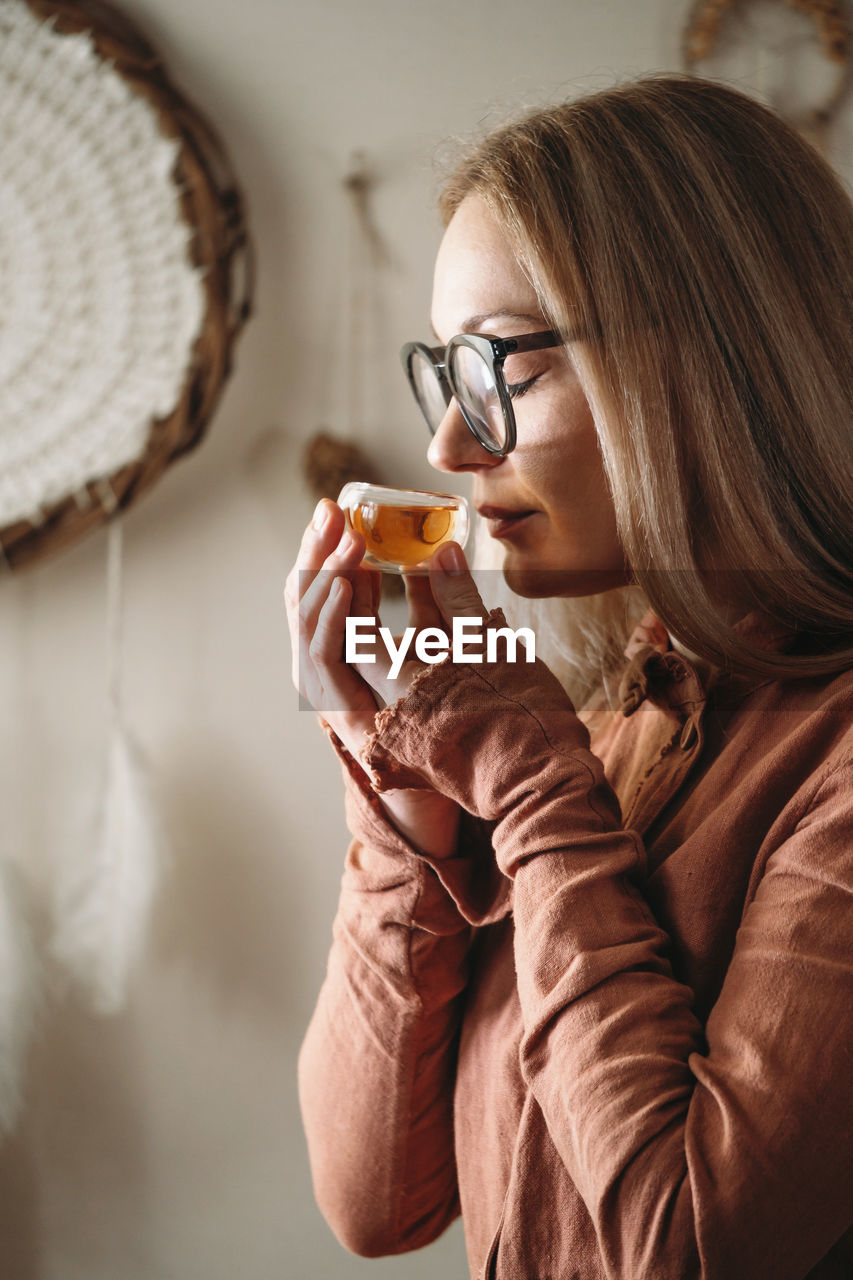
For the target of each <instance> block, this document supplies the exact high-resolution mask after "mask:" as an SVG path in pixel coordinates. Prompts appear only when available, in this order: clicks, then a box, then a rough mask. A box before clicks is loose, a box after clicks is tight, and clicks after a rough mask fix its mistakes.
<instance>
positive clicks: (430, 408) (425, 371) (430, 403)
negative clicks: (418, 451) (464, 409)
mask: <svg viewBox="0 0 853 1280" xmlns="http://www.w3.org/2000/svg"><path fill="white" fill-rule="evenodd" d="M409 369H410V372H411V376H412V384H413V386H414V389H415V395H416V396H417V400H418V404H419V405H420V407H421V411H422V412H423V415H424V417H425V418H426V420H427V425H428V426H429V429H430V431H431V432H432V433H433V435H435V433H436V431H437V430H438V428H439V425H440V423H441V420H442V418H443V417H444V415H445V413H446V412H447V406H448V404H449V402H450V393H449V391H448V390H447V388H446V387H445V384H444V383H443V382H442V380H441V379H440V377H439V376H438V373H437V372H436V368H435V365H434V364H433V363H432V361H431V360H429V359H427V357H426V356H425V355H422V354H421V352H420V351H415V352H414V353H413V354H412V357H411V361H410V364H409Z"/></svg>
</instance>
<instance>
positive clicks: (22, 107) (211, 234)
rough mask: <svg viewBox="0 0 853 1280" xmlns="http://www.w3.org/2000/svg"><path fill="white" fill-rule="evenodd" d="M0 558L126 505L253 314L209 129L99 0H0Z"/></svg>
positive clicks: (198, 410)
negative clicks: (0, 285)
mask: <svg viewBox="0 0 853 1280" xmlns="http://www.w3.org/2000/svg"><path fill="white" fill-rule="evenodd" d="M0 116H2V118H3V122H4V144H3V145H4V165H3V170H2V173H0V279H2V280H3V281H4V289H3V297H4V301H3V309H2V312H0V561H2V562H3V563H5V566H6V567H8V568H13V569H17V568H19V567H21V566H24V565H28V564H30V563H32V562H34V561H35V560H37V559H38V558H40V557H42V556H44V555H46V554H48V553H51V552H54V551H58V550H59V549H61V548H64V547H66V546H69V545H70V544H71V543H73V542H76V541H77V540H78V539H79V538H80V537H82V536H83V535H84V534H85V533H87V532H89V531H90V530H92V529H95V528H97V527H98V526H99V525H102V524H104V523H105V522H106V521H107V520H109V519H110V518H111V517H112V516H113V515H115V514H116V513H117V512H118V511H121V510H124V509H125V508H127V507H128V506H129V505H130V504H131V503H132V502H134V501H135V500H136V499H137V498H138V497H139V496H140V495H141V494H143V493H145V492H146V490H148V489H149V488H150V487H151V485H152V484H153V483H154V482H155V481H156V480H157V479H158V478H159V476H160V475H162V473H163V472H164V471H165V469H166V467H167V466H168V465H169V464H170V463H171V462H173V461H174V460H175V459H176V458H178V457H180V456H181V455H183V454H185V453H186V452H187V451H188V450H190V449H192V448H193V447H194V446H195V445H196V444H198V442H199V441H200V440H201V439H202V437H203V435H204V432H205V429H206V427H207V424H208V422H209V420H210V417H211V414H212V413H213V411H214V409H215V407H216V404H217V402H218V400H219V397H220V393H221V391H222V388H223V385H224V383H225V381H226V379H227V377H228V375H229V373H230V371H231V366H232V359H233V351H234V344H235V341H236V339H237V336H238V335H239V333H240V331H241V329H242V327H243V325H244V324H245V322H246V319H247V318H248V316H249V314H250V311H251V302H252V293H253V285H254V279H253V274H254V273H253V260H252V252H251V241H250V238H249V235H248V230H247V225H246V218H245V212H244V202H243V198H242V195H241V192H240V189H239V187H238V184H237V182H236V180H235V177H234V173H233V171H232V168H231V165H230V163H229V160H228V157H227V155H226V153H225V151H224V148H223V146H222V143H221V141H220V140H219V138H218V137H217V135H216V132H215V130H214V129H213V128H212V127H211V125H210V124H209V123H208V121H207V120H206V119H205V118H204V116H203V115H202V114H201V113H200V112H199V111H198V110H197V109H196V108H195V107H194V106H193V105H192V104H191V103H190V102H189V101H188V100H187V99H186V98H185V97H184V96H183V95H182V94H181V93H180V92H179V91H178V89H177V88H176V87H175V85H174V84H173V83H172V81H171V79H170V77H169V75H168V74H167V72H166V70H165V68H164V66H163V63H162V61H161V59H160V57H159V56H158V54H157V53H156V52H155V50H154V49H153V48H152V46H151V45H150V43H149V42H148V40H147V39H146V38H145V37H144V36H143V35H142V34H141V33H140V32H139V30H138V29H137V28H136V27H135V26H134V24H133V23H131V22H130V21H129V20H128V19H127V18H126V17H124V15H122V14H121V13H120V12H119V11H118V10H116V9H115V8H113V7H112V6H111V5H108V4H105V3H102V2H101V0H0Z"/></svg>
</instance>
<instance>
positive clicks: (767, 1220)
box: [299, 615, 853, 1280]
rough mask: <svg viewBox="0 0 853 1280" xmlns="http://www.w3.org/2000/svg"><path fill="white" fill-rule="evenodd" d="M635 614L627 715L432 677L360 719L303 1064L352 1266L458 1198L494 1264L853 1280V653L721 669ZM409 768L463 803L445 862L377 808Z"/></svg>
mask: <svg viewBox="0 0 853 1280" xmlns="http://www.w3.org/2000/svg"><path fill="white" fill-rule="evenodd" d="M496 621H498V622H500V619H499V618H495V617H494V616H493V617H492V618H490V620H489V622H490V625H493V624H494V623H495V622H496ZM745 622H746V624H747V625H746V627H745V629H747V630H751V632H752V634H753V635H762V636H763V638H762V641H761V642H762V643H764V644H766V645H767V647H773V648H784V647H785V646H786V644H787V637H785V636H784V635H781V634H779V633H777V634H774V633H773V632H772V631H770V630H769V629H768V628H766V627H764V630H763V631H762V630H761V628H762V626H763V624H762V621H761V619H760V618H758V617H757V615H750V617H749V619H747V620H745ZM644 624H645V626H644V627H641V628H638V630H637V632H636V633H635V635H634V637H633V640H632V643H631V644H630V645H629V647H628V649H627V650H626V657H627V658H628V665H627V667H626V670H625V672H624V674H623V678H622V682H621V685H620V696H621V706H620V707H618V708H617V709H616V710H615V711H610V710H608V709H607V708H606V707H605V706H604V705H603V704H602V702H601V701H599V702H598V703H596V704H592V703H591V704H589V705H588V707H586V708H585V709H584V710H583V712H582V714H581V716H580V717H578V716H576V715H575V713H574V710H573V708H572V706H571V704H570V702H569V700H568V698H567V697H566V694H565V693H564V692H563V690H562V688H561V687H560V686H559V684H558V683H557V681H556V680H555V679H554V678H553V677H552V676H550V673H548V672H547V671H546V670H545V669H544V668H542V666H541V664H539V663H537V664H536V666H537V669H536V672H535V674H531V673H532V670H533V669H532V668H531V667H528V666H527V665H526V664H517V665H508V664H503V665H500V664H492V665H489V664H484V665H482V666H473V665H466V666H454V665H453V664H452V663H450V662H445V663H442V664H440V665H437V666H434V667H431V668H430V669H429V671H428V672H427V673H425V675H424V676H423V677H422V678H421V679H419V680H418V682H417V683H416V685H415V687H414V688H413V689H412V690H411V692H410V693H409V695H408V696H407V697H406V698H405V699H403V700H402V701H401V702H400V703H398V704H397V705H396V706H395V707H393V708H389V709H388V710H387V711H385V712H382V713H380V714H379V715H378V716H377V731H376V733H375V734H374V735H373V736H372V738H371V739H370V741H369V742H368V744H367V745H366V748H365V752H364V757H363V758H364V760H365V763H366V766H367V768H368V770H369V773H370V779H371V782H372V786H371V783H370V782H368V779H367V777H366V775H365V774H364V771H363V770H361V769H360V768H359V767H358V766H357V765H356V764H355V763H354V762H353V761H352V760H351V759H349V758H348V757H347V754H346V752H345V751H344V750H343V748H341V747H340V746H339V744H338V750H339V754H340V755H341V758H342V760H343V762H344V774H345V779H346V784H347V813H348V822H349V825H350V829H351V831H352V835H353V841H352V844H351V846H350V849H349V854H348V858H347V864H346V870H345V873H344V878H343V884H342V890H341V898H340V904H339V909H338V914H337V918H336V920H335V924H334V941H333V946H332V951H331V955H330V959H329V968H328V974H327V977H326V980H325V983H324V985H323V988H322V991H321V993H320V996H319V1000H318V1003H317V1007H316V1010H315V1013H314V1016H313V1019H312V1021H311V1024H310V1027H309V1029H308V1032H307V1035H306V1038H305V1041H304V1044H303V1047H302V1052H301V1055H300V1071H299V1083H300V1098H301V1105H302V1112H303V1119H304V1125H305V1130H306V1134H307V1139H308V1146H309V1153H310V1157H311V1164H312V1172H313V1178H314V1186H315V1193H316V1196H317V1200H318V1203H319V1205H320V1207H321V1209H322V1211H323V1213H324V1214H325V1216H326V1218H327V1220H328V1221H329V1223H330V1224H331V1226H332V1228H333V1229H334V1230H335V1232H336V1233H337V1235H338V1237H339V1239H340V1240H341V1241H342V1242H343V1244H344V1245H346V1246H347V1247H348V1248H350V1249H352V1250H354V1251H355V1252H358V1253H362V1254H365V1255H369V1256H376V1255H380V1254H389V1253H399V1252H402V1251H404V1250H409V1249H416V1248H418V1247H420V1246H422V1245H425V1244H427V1243H428V1242H429V1241H431V1240H433V1239H435V1238H436V1237H437V1236H438V1235H439V1234H440V1233H441V1232H442V1231H443V1230H444V1229H445V1228H446V1227H447V1225H448V1224H449V1223H450V1222H451V1221H452V1220H453V1219H454V1218H455V1217H456V1216H457V1215H458V1214H459V1213H460V1211H461V1213H462V1216H463V1222H464V1227H465V1237H466V1246H467V1252H468V1259H469V1264H470V1270H471V1275H472V1277H477V1278H483V1280H485V1278H486V1277H495V1280H604V1278H605V1277H607V1278H608V1280H694V1278H696V1280H698V1278H700V1277H701V1280H804V1277H808V1278H809V1280H840V1278H841V1277H846V1278H847V1280H849V1278H850V1277H853V764H851V760H852V759H853V734H851V724H850V720H851V705H853V671H847V672H845V673H843V674H841V675H836V676H833V677H820V678H810V679H799V680H793V681H785V682H777V681H764V682H755V681H753V682H749V681H746V680H744V679H738V678H731V677H725V678H724V677H723V676H722V674H721V673H720V672H718V671H715V670H707V669H700V667H699V666H698V665H697V664H694V663H692V662H690V661H689V660H688V659H687V658H686V657H684V656H682V655H681V654H680V653H678V652H676V651H675V650H673V649H672V648H671V647H670V644H669V639H668V637H667V636H666V632H665V631H664V630H663V628H662V627H661V625H660V623H658V622H657V621H656V620H655V619H653V618H651V617H647V618H646V619H644ZM401 785H403V786H423V785H434V786H436V787H437V788H438V789H439V790H441V791H443V792H445V793H446V794H448V795H451V796H453V797H454V798H456V799H457V800H458V801H459V803H460V804H461V805H462V806H463V807H464V809H465V810H466V815H465V817H464V820H463V825H462V832H461V836H460V840H459V844H458V846H457V849H456V851H455V853H454V854H453V855H452V856H451V857H448V858H445V859H437V858H431V857H427V856H424V855H423V854H421V853H420V852H419V851H418V850H417V849H415V848H413V847H412V846H411V845H410V844H408V843H407V842H406V841H405V840H404V839H403V838H402V837H401V836H399V835H398V834H397V833H396V831H395V830H394V829H393V827H392V826H391V825H390V824H389V823H388V822H387V821H386V820H385V819H384V818H383V816H382V812H381V810H380V808H379V805H378V803H377V800H376V794H375V793H376V792H381V791H383V790H387V789H392V788H394V787H398V786H401ZM469 815H470V816H469Z"/></svg>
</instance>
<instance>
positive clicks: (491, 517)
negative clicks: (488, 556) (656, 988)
mask: <svg viewBox="0 0 853 1280" xmlns="http://www.w3.org/2000/svg"><path fill="white" fill-rule="evenodd" d="M477 510H478V512H479V513H480V515H481V516H482V517H483V519H484V520H485V521H486V522H487V524H488V526H489V534H490V536H491V537H492V538H511V537H512V535H513V534H514V533H517V532H518V531H520V529H521V526H522V525H523V524H524V522H525V521H526V520H529V519H530V517H531V516H534V515H535V514H536V512H535V511H512V510H511V509H510V508H509V507H478V508H477Z"/></svg>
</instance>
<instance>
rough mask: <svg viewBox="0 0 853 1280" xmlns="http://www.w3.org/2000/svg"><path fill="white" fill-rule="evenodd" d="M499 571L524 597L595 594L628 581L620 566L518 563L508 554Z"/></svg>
mask: <svg viewBox="0 0 853 1280" xmlns="http://www.w3.org/2000/svg"><path fill="white" fill-rule="evenodd" d="M503 575H504V579H505V581H506V584H507V586H508V587H509V588H510V589H511V590H512V591H514V592H515V594H516V595H518V596H524V597H525V599H528V600H542V599H545V598H546V597H548V596H595V595H599V594H600V593H601V592H603V591H614V590H615V589H616V588H617V587H624V586H625V585H626V584H627V583H628V582H629V580H630V579H629V576H628V575H627V574H626V573H625V571H624V570H623V569H571V568H565V569H555V568H542V567H538V566H534V565H525V564H519V563H518V561H517V559H516V558H515V557H514V556H512V555H509V556H507V558H506V560H505V561H504V566H503Z"/></svg>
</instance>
